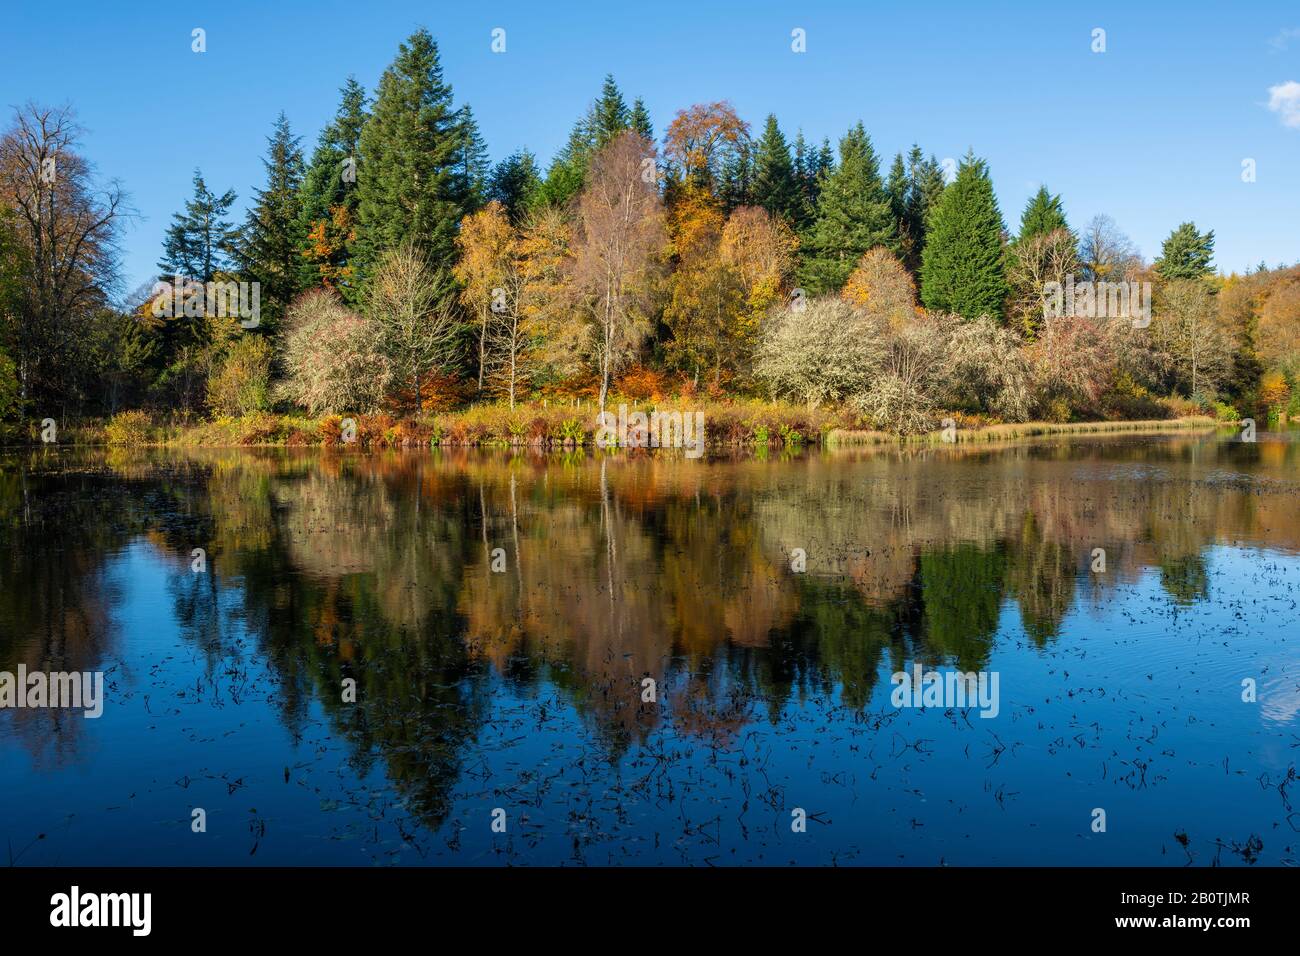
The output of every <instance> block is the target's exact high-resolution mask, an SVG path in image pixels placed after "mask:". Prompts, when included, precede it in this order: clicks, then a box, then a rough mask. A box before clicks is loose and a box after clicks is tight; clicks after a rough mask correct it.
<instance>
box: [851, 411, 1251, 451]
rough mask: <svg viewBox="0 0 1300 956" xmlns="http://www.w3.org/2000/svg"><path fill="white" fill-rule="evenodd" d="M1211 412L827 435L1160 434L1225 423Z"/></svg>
mask: <svg viewBox="0 0 1300 956" xmlns="http://www.w3.org/2000/svg"><path fill="white" fill-rule="evenodd" d="M1225 424H1231V423H1225V422H1221V421H1217V420H1216V419H1214V418H1211V417H1210V416H1208V415H1188V416H1185V417H1182V418H1169V419H1146V420H1142V421H1101V422H1017V423H1012V424H997V425H978V424H977V425H971V426H963V425H958V426H957V427H955V428H954V429H953V430H952V431H951V432H950V433H949V435H950V436H951V437H947V438H945V434H944V432H943V431H932V432H926V433H925V434H923V435H912V436H909V437H907V438H904V439H899V437H898V436H897V435H891V434H889V433H887V432H880V431H869V430H855V429H833V430H832V431H830V432H828V433H827V435H826V444H827V445H829V446H836V445H883V444H892V443H896V442H898V441H900V440H902V441H906V442H917V443H924V444H941V443H945V442H956V443H963V442H996V441H1015V440H1017V439H1022V438H1035V437H1038V436H1044V435H1096V434H1106V433H1117V432H1127V433H1129V434H1151V435H1158V434H1163V433H1166V432H1177V431H1189V430H1190V431H1208V430H1210V429H1213V428H1216V427H1220V426H1223V425H1225Z"/></svg>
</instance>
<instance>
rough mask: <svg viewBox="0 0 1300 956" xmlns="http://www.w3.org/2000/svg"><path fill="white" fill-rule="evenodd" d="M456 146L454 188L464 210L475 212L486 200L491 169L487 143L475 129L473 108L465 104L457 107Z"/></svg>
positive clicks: (476, 127) (466, 212)
mask: <svg viewBox="0 0 1300 956" xmlns="http://www.w3.org/2000/svg"><path fill="white" fill-rule="evenodd" d="M459 125H460V149H459V150H458V151H457V154H458V155H457V158H456V164H455V165H456V176H457V179H458V180H459V182H458V183H457V187H456V189H457V191H458V192H459V193H460V194H461V196H462V197H463V198H462V201H461V206H462V209H463V210H464V213H465V214H468V213H472V212H477V211H478V210H479V209H481V208H482V207H483V204H484V203H485V202H486V201H487V198H486V196H487V181H488V175H489V173H490V171H491V164H490V163H489V161H488V151H487V143H486V142H484V141H483V135H482V134H481V133H480V132H479V129H478V123H477V122H476V121H475V119H474V111H473V110H472V109H470V107H469V104H468V103H467V104H466V105H464V106H462V107H461V108H460V118H459Z"/></svg>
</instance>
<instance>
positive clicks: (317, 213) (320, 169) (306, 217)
mask: <svg viewBox="0 0 1300 956" xmlns="http://www.w3.org/2000/svg"><path fill="white" fill-rule="evenodd" d="M339 92H340V93H341V94H342V97H341V100H340V102H339V108H338V111H337V112H336V113H335V114H334V119H333V121H331V122H330V124H329V125H328V126H326V127H325V128H324V129H323V130H321V134H320V138H319V140H317V143H316V149H315V150H314V151H313V152H312V154H311V163H310V164H309V165H308V166H307V172H306V174H305V175H304V176H303V180H302V189H301V190H300V191H299V193H300V196H301V200H302V215H303V221H304V224H305V225H308V226H309V224H310V223H312V222H316V221H317V220H321V219H328V218H329V217H330V210H331V209H332V208H333V207H334V206H347V207H348V209H349V210H350V211H351V212H353V213H355V212H356V207H357V190H356V176H355V171H356V162H357V151H358V149H359V147H360V143H361V128H362V127H363V126H364V125H365V122H366V119H367V118H368V117H369V114H368V113H367V112H366V91H365V89H364V88H363V87H362V86H361V84H360V83H358V82H357V81H356V80H355V79H354V78H353V77H348V80H347V82H346V83H345V84H344V85H343V88H342V89H341V90H340V91H339ZM348 160H352V162H351V163H349V162H348Z"/></svg>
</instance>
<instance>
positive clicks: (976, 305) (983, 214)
mask: <svg viewBox="0 0 1300 956" xmlns="http://www.w3.org/2000/svg"><path fill="white" fill-rule="evenodd" d="M927 226H928V229H927V233H926V241H925V252H924V257H923V266H922V270H921V299H922V301H923V302H924V303H925V307H926V308H927V309H932V310H941V311H945V312H955V313H957V314H958V315H961V316H964V317H965V318H967V319H976V318H979V317H980V316H982V315H987V316H990V317H992V318H994V319H997V320H1001V319H1002V316H1003V308H1004V305H1005V302H1006V298H1007V292H1008V286H1007V278H1006V273H1005V251H1004V238H1003V237H1004V235H1005V232H1006V226H1005V224H1004V223H1003V221H1002V213H1001V212H1000V211H999V210H998V202H997V197H996V196H995V195H994V194H993V182H992V180H991V179H990V178H989V172H988V166H987V165H986V164H985V162H984V161H983V160H981V159H977V158H976V157H975V155H974V153H967V154H966V158H965V159H963V160H962V163H961V165H960V166H959V167H958V169H957V177H956V179H955V180H954V181H953V182H952V184H951V185H950V186H948V188H946V189H945V190H944V191H943V195H942V197H941V198H940V199H939V202H938V204H937V205H936V206H935V208H934V209H933V211H932V212H931V214H930V216H929V221H928V223H927Z"/></svg>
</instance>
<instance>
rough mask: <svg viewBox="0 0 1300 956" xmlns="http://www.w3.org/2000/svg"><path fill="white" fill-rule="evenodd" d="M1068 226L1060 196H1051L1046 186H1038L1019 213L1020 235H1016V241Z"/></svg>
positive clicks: (1067, 227) (1066, 228)
mask: <svg viewBox="0 0 1300 956" xmlns="http://www.w3.org/2000/svg"><path fill="white" fill-rule="evenodd" d="M1069 228H1070V227H1069V225H1068V224H1067V223H1066V221H1065V209H1064V208H1063V207H1062V206H1061V197H1060V196H1053V195H1052V194H1051V193H1050V192H1048V191H1047V187H1046V186H1039V187H1038V192H1036V193H1034V195H1033V196H1031V197H1030V198H1029V202H1027V203H1025V211H1024V212H1023V213H1021V215H1020V235H1019V236H1017V241H1019V242H1024V241H1025V240H1026V239H1032V238H1033V237H1034V236H1043V235H1046V234H1047V233H1049V232H1055V231H1056V230H1058V229H1065V230H1068V229H1069Z"/></svg>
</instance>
